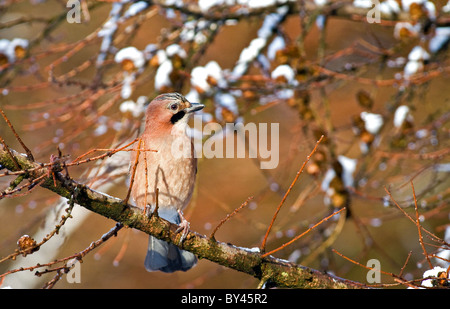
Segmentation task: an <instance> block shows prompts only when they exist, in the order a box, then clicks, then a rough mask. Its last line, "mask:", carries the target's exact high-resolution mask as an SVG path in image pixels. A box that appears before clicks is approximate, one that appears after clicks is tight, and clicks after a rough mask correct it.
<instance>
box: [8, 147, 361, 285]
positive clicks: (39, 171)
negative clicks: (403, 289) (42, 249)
mask: <svg viewBox="0 0 450 309" xmlns="http://www.w3.org/2000/svg"><path fill="white" fill-rule="evenodd" d="M11 154H12V155H13V156H14V158H15V160H16V161H17V162H18V164H19V165H20V166H21V168H22V171H23V172H24V173H23V175H24V176H25V177H26V178H28V179H29V180H33V179H36V178H42V180H41V182H40V185H41V186H42V187H44V188H46V189H49V190H51V191H53V192H55V193H56V194H58V195H60V196H62V197H65V198H72V199H73V201H74V202H75V203H76V204H78V205H81V206H83V207H85V208H86V209H89V210H91V211H93V212H95V213H97V214H100V215H102V216H104V217H107V218H110V219H112V220H114V221H116V222H120V223H122V224H123V225H125V226H128V227H130V228H135V229H138V230H140V231H142V232H144V233H147V234H149V235H152V236H155V237H157V238H159V239H163V240H165V241H168V242H171V243H174V244H177V243H178V241H179V237H180V235H179V233H176V229H177V227H178V226H177V225H174V224H171V223H170V222H168V221H166V220H164V219H161V218H159V217H157V216H151V217H150V218H149V217H148V216H146V215H145V214H144V212H143V211H142V210H141V209H139V208H137V207H134V206H132V205H128V204H125V203H124V202H123V201H122V200H121V199H119V198H116V197H112V196H109V195H107V194H104V193H101V192H98V191H95V190H92V189H90V188H89V187H88V186H86V185H83V184H80V183H78V182H76V181H74V180H73V179H70V178H67V177H65V176H64V175H63V174H62V173H60V172H59V171H60V170H61V167H60V166H57V165H52V166H44V165H43V164H39V163H36V162H32V161H30V160H29V159H28V158H27V157H26V155H24V154H19V153H18V152H16V151H14V150H12V149H10V153H9V152H8V151H7V149H5V147H4V146H1V147H0V169H1V168H5V169H7V170H9V171H12V172H13V171H14V172H18V171H19V170H18V168H17V165H16V164H15V163H14V161H13V159H12V158H11ZM48 168H52V170H51V172H52V173H48V172H49V171H48ZM52 175H55V177H53V176H52ZM182 248H183V249H185V250H188V251H190V252H193V253H194V254H196V255H197V256H198V257H199V258H204V259H208V260H210V261H213V262H215V263H218V264H220V265H223V266H225V267H228V268H232V269H235V270H238V271H241V272H244V273H247V274H249V275H251V276H253V277H255V278H258V279H260V280H262V281H264V282H266V283H267V284H268V285H275V286H279V287H289V288H340V289H346V288H363V287H365V286H364V285H363V284H360V283H356V282H352V281H349V280H345V279H342V278H338V277H335V276H332V275H329V274H325V273H323V272H320V271H317V270H314V269H311V268H308V267H303V266H300V265H297V264H294V263H290V262H287V261H285V260H280V259H277V258H275V257H272V256H267V257H264V258H262V254H261V253H260V252H259V250H256V251H254V250H250V249H246V248H240V247H236V246H233V245H231V244H227V243H223V242H218V241H216V240H214V239H212V238H209V237H207V236H205V235H200V234H198V233H195V232H190V233H189V234H188V236H187V237H186V240H185V241H184V242H183V244H182Z"/></svg>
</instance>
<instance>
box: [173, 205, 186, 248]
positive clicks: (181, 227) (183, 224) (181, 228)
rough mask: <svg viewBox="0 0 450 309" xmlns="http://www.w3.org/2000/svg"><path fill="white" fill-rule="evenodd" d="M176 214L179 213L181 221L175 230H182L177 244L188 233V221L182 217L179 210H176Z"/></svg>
mask: <svg viewBox="0 0 450 309" xmlns="http://www.w3.org/2000/svg"><path fill="white" fill-rule="evenodd" d="M178 214H179V215H180V218H181V222H180V224H179V225H178V228H177V230H176V232H177V233H179V232H182V234H181V238H180V242H179V244H181V243H182V242H183V241H184V240H185V239H186V236H187V235H188V233H189V222H188V221H187V220H186V219H185V218H184V216H183V213H182V212H181V211H180V210H178Z"/></svg>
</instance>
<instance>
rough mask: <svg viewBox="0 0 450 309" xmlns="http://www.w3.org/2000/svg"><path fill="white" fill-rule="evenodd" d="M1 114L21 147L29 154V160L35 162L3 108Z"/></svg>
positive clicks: (0, 110)
mask: <svg viewBox="0 0 450 309" xmlns="http://www.w3.org/2000/svg"><path fill="white" fill-rule="evenodd" d="M0 114H2V116H3V118H4V119H5V121H6V123H7V124H8V126H9V128H10V129H11V131H12V132H13V134H14V136H15V137H16V139H17V140H18V141H19V143H20V145H22V147H23V149H24V150H25V152H26V153H27V157H28V159H30V160H31V161H34V157H33V154H32V153H31V151H30V149H28V147H27V146H25V144H24V142H23V141H22V139H21V138H20V137H19V135H18V134H17V132H16V130H15V129H14V127H13V125H12V123H11V122H10V121H9V119H8V117H6V114H5V113H4V112H3V110H2V109H1V108H0Z"/></svg>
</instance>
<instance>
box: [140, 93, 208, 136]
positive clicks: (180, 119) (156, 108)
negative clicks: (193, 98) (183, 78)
mask: <svg viewBox="0 0 450 309" xmlns="http://www.w3.org/2000/svg"><path fill="white" fill-rule="evenodd" d="M203 107H205V106H204V105H203V104H200V103H191V102H189V101H188V100H187V99H186V98H185V97H184V96H182V95H181V94H179V93H176V92H175V93H165V94H161V95H159V96H157V97H156V98H154V99H153V101H151V102H150V104H149V105H148V107H147V111H146V129H147V128H150V129H154V130H160V131H171V130H172V129H173V128H174V127H175V128H176V127H179V128H180V129H182V128H183V127H184V126H185V125H186V124H187V122H188V120H189V117H190V115H191V114H192V113H193V112H196V111H198V110H201V109H202V108H203ZM161 133H163V132H161Z"/></svg>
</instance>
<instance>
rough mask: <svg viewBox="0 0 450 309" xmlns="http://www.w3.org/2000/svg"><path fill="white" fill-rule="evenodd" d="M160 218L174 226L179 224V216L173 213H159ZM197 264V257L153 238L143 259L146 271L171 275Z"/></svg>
mask: <svg viewBox="0 0 450 309" xmlns="http://www.w3.org/2000/svg"><path fill="white" fill-rule="evenodd" d="M159 215H160V216H161V218H164V219H166V220H167V221H170V222H172V223H175V224H179V223H180V222H181V220H180V216H179V215H178V213H177V212H176V211H175V212H172V211H171V212H166V213H165V212H164V211H163V212H161V210H160V211H159ZM196 263H197V257H196V256H195V255H194V254H192V253H191V252H188V251H186V250H182V249H180V248H178V247H177V246H175V245H174V244H170V243H168V242H166V241H164V240H160V239H158V238H155V237H153V236H150V237H149V240H148V251H147V256H146V257H145V262H144V265H145V269H147V271H156V270H159V271H162V272H165V273H172V272H174V271H177V270H182V271H186V270H189V269H191V268H192V267H193V266H194V265H195V264H196Z"/></svg>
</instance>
